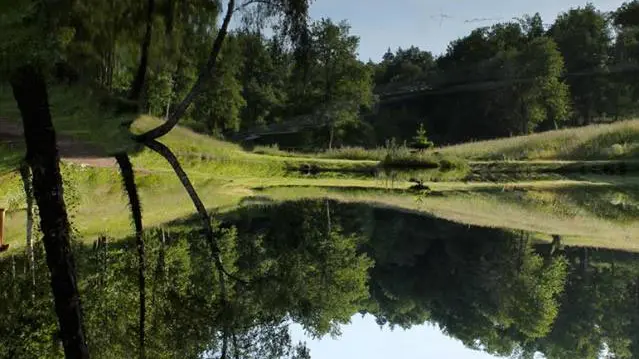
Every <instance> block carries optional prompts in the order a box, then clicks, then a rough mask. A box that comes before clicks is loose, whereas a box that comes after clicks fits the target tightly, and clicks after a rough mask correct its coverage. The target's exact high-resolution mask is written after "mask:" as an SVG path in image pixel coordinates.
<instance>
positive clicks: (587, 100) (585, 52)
mask: <svg viewBox="0 0 639 359" xmlns="http://www.w3.org/2000/svg"><path fill="white" fill-rule="evenodd" d="M549 34H550V36H551V37H552V38H553V40H555V42H556V43H557V45H558V46H559V50H560V51H561V54H562V55H563V58H564V61H565V65H566V71H567V73H568V76H567V82H568V85H569V86H570V93H571V96H572V103H573V105H574V109H575V114H576V115H577V120H579V121H580V122H582V123H585V124H589V123H591V122H592V120H593V119H594V118H595V117H597V116H601V115H602V113H603V112H604V111H605V106H604V104H605V101H606V100H605V95H606V87H607V79H606V76H605V75H606V72H607V71H608V66H607V65H608V62H609V49H610V47H611V44H612V43H611V33H610V24H609V23H608V20H607V18H606V16H605V14H603V13H602V12H600V11H598V10H597V9H596V8H595V7H594V5H592V4H588V5H586V6H585V7H583V8H576V9H571V10H569V11H568V12H565V13H563V14H561V15H559V17H558V18H557V19H556V20H555V22H554V23H553V25H552V26H551V28H550V29H549Z"/></svg>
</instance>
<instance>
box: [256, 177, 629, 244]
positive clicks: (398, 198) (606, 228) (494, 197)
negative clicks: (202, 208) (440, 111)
mask: <svg viewBox="0 0 639 359" xmlns="http://www.w3.org/2000/svg"><path fill="white" fill-rule="evenodd" d="M460 189H461V188H460ZM503 189H504V190H502V189H499V188H498V187H497V186H492V187H491V186H483V187H479V186H478V188H476V191H466V190H463V191H462V190H455V189H453V188H448V189H446V190H443V191H441V192H440V191H435V192H434V193H431V194H430V195H426V196H417V195H415V194H413V193H410V192H404V191H385V190H377V191H370V190H361V189H349V190H343V189H339V188H307V190H306V191H305V194H304V196H305V197H307V198H320V197H329V198H332V199H336V200H340V201H346V202H367V203H372V204H376V205H379V206H387V207H393V208H400V209H404V210H408V211H415V212H423V213H429V214H432V215H435V216H437V217H441V218H445V219H449V220H452V221H455V222H459V223H467V224H471V225H478V226H485V227H498V228H505V229H513V230H525V231H530V232H535V233H538V234H539V236H538V237H539V238H540V239H545V240H550V239H551V238H550V235H553V234H557V235H561V236H562V237H563V238H564V239H565V241H566V243H567V244H579V245H588V246H594V247H606V248H616V249H624V250H634V251H639V241H636V240H635V239H636V238H639V219H635V218H639V217H637V216H635V215H634V213H635V212H637V211H639V209H638V208H639V207H636V206H637V205H636V204H635V203H637V202H636V198H639V191H633V190H631V189H621V190H620V189H618V188H613V187H609V186H601V187H597V188H591V187H585V186H582V187H581V188H574V187H564V188H559V187H551V186H547V187H546V188H543V187H519V186H518V187H509V188H508V187H507V188H503ZM262 194H263V195H264V196H266V197H270V198H273V199H279V200H285V199H293V197H292V196H291V193H290V189H289V188H269V189H266V190H265V191H264V192H263V193H262ZM630 206H634V208H633V209H630V210H629V209H628V208H629V207H630ZM424 230H428V229H424Z"/></svg>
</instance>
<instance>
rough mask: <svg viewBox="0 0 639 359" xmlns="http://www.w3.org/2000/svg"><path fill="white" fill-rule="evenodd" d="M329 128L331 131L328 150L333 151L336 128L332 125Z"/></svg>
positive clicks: (329, 131) (329, 132)
mask: <svg viewBox="0 0 639 359" xmlns="http://www.w3.org/2000/svg"><path fill="white" fill-rule="evenodd" d="M328 126H329V130H328V149H329V150H332V149H333V137H334V136H335V126H333V124H330V125H328Z"/></svg>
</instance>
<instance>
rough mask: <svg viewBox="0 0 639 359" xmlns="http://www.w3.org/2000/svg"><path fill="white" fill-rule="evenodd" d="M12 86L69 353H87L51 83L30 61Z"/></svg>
mask: <svg viewBox="0 0 639 359" xmlns="http://www.w3.org/2000/svg"><path fill="white" fill-rule="evenodd" d="M11 86H12V88H13V95H14V97H15V99H16V102H17V103H18V108H19V109H20V114H21V115H22V122H23V125H24V137H25V142H26V147H27V161H28V162H29V165H30V166H31V171H32V173H33V190H34V197H35V199H36V202H37V205H38V209H39V210H40V228H41V229H42V232H43V233H44V237H43V240H42V241H43V242H44V248H45V250H46V256H47V265H48V266H49V270H50V272H51V287H52V290H53V298H54V302H55V310H56V314H57V316H58V321H59V324H60V336H61V338H62V344H63V346H64V352H65V356H66V357H67V358H88V357H89V351H88V348H87V344H86V340H85V337H84V330H83V328H82V309H81V304H80V296H79V294H78V287H77V279H76V269H75V262H74V259H73V254H72V252H71V236H70V224H69V219H68V216H67V210H66V206H65V203H64V197H63V188H62V176H61V174H60V167H59V155H58V149H57V146H56V139H55V130H54V129H53V123H52V122H51V114H50V112H49V103H48V94H47V87H46V83H45V80H44V77H43V75H42V73H40V71H39V70H38V69H36V68H35V67H33V66H30V65H27V66H24V67H22V68H20V69H18V70H17V71H16V72H15V73H14V74H13V76H12V77H11Z"/></svg>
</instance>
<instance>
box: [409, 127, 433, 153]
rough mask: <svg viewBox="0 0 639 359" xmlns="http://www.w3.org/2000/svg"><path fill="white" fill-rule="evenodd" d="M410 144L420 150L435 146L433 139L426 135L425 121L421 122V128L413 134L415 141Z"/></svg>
mask: <svg viewBox="0 0 639 359" xmlns="http://www.w3.org/2000/svg"><path fill="white" fill-rule="evenodd" d="M410 146H411V147H412V148H415V149H418V150H427V149H429V148H431V147H433V146H434V144H433V141H429V140H428V137H426V129H425V128H424V124H423V123H420V124H419V128H418V129H417V132H416V134H415V136H413V141H412V142H411V144H410Z"/></svg>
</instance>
